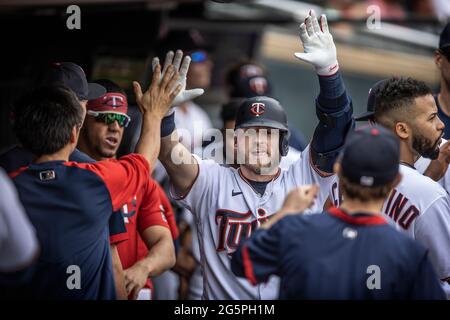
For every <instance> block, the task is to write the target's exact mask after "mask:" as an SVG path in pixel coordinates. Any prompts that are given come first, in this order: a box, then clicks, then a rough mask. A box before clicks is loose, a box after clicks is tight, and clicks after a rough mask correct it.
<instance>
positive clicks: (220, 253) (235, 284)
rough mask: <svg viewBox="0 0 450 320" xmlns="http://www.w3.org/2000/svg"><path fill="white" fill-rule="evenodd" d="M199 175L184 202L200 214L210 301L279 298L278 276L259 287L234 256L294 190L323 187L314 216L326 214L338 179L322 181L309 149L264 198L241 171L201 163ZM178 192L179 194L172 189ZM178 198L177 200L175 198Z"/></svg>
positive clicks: (206, 296)
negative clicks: (237, 270)
mask: <svg viewBox="0 0 450 320" xmlns="http://www.w3.org/2000/svg"><path fill="white" fill-rule="evenodd" d="M197 160H198V162H199V174H198V177H197V179H196V181H195V182H194V184H193V185H192V188H191V190H190V191H189V193H188V194H187V195H186V196H185V197H184V198H183V199H179V200H180V201H181V203H182V204H183V205H184V206H185V207H186V208H187V209H189V210H190V211H191V212H192V213H193V214H194V216H195V219H196V224H197V232H198V238H199V241H200V253H201V265H202V271H203V276H204V292H203V298H204V299H275V298H277V297H278V283H279V282H278V278H272V279H271V280H269V281H268V282H267V283H266V284H262V285H258V286H253V285H251V284H250V282H249V281H248V280H246V279H242V278H237V277H236V276H235V275H234V274H233V273H232V271H231V269H230V259H231V257H230V254H231V253H233V252H234V251H235V250H236V248H237V246H238V244H239V242H240V241H241V240H242V239H244V238H247V237H249V236H250V234H251V232H252V230H254V229H255V228H257V227H258V226H259V225H260V224H261V223H262V222H263V221H265V220H266V219H267V218H268V217H269V216H271V215H272V214H274V213H275V212H276V211H277V210H279V209H280V208H281V206H282V204H283V201H284V199H285V197H286V195H287V193H288V192H289V191H291V190H292V189H293V188H294V187H296V186H300V185H306V184H313V183H314V184H318V185H319V186H320V191H319V195H318V197H317V199H316V202H315V204H314V206H313V207H312V208H311V209H310V210H309V212H311V211H312V212H321V211H322V207H323V204H324V202H325V201H326V199H327V197H328V194H329V190H330V185H331V183H332V182H334V181H335V176H334V175H329V176H326V177H322V176H321V175H320V174H319V173H318V172H317V171H316V169H315V168H314V167H313V165H311V162H310V151H309V147H307V148H306V149H305V150H304V151H303V152H302V155H301V157H300V159H299V160H298V161H296V162H295V163H293V164H292V165H291V166H290V167H289V168H288V169H285V170H279V172H278V174H277V175H276V177H275V178H274V179H273V180H272V181H271V182H270V183H269V184H268V185H267V187H266V191H265V193H264V194H263V195H259V194H258V193H257V192H256V191H255V190H254V189H253V188H252V186H251V185H250V184H249V182H248V181H247V180H246V179H245V177H243V176H242V173H241V171H240V170H239V169H237V170H236V169H233V168H230V167H225V166H221V165H219V164H217V163H216V162H214V161H213V160H200V159H198V158H197ZM172 194H173V195H174V192H173V190H172ZM175 198H176V196H175Z"/></svg>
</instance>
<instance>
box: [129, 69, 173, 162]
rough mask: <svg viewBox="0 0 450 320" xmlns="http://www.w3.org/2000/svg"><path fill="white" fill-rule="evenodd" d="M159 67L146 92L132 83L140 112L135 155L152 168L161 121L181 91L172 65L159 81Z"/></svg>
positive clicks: (157, 150) (157, 147)
mask: <svg viewBox="0 0 450 320" xmlns="http://www.w3.org/2000/svg"><path fill="white" fill-rule="evenodd" d="M160 70H161V67H160V65H159V63H158V64H157V65H155V71H154V73H153V79H152V83H151V84H150V87H149V88H148V90H147V91H145V92H144V93H143V92H142V89H141V86H140V85H139V83H138V82H136V81H134V82H133V87H134V92H135V94H136V102H137V105H138V106H139V109H140V111H141V112H142V129H141V136H140V137H139V141H138V143H137V146H136V153H139V154H142V155H143V156H144V157H145V158H146V159H147V161H148V162H149V164H150V167H152V168H153V165H154V163H155V161H156V159H157V157H158V154H159V151H160V130H159V128H160V126H161V120H162V118H163V117H164V115H165V114H166V113H167V111H168V110H169V108H170V106H171V105H172V103H173V100H174V99H175V97H176V96H177V95H178V94H179V93H180V91H181V85H179V84H177V81H178V79H179V73H178V70H175V68H174V66H173V65H169V66H167V72H166V73H165V75H164V76H163V77H162V80H161V79H160Z"/></svg>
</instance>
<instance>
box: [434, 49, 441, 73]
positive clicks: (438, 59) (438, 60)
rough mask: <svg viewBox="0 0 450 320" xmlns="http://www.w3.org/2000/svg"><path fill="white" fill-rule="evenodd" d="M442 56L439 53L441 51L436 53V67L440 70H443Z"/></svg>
mask: <svg viewBox="0 0 450 320" xmlns="http://www.w3.org/2000/svg"><path fill="white" fill-rule="evenodd" d="M442 58H443V57H442V54H441V53H440V52H439V50H435V51H434V63H435V64H436V67H438V69H439V70H441V68H442Z"/></svg>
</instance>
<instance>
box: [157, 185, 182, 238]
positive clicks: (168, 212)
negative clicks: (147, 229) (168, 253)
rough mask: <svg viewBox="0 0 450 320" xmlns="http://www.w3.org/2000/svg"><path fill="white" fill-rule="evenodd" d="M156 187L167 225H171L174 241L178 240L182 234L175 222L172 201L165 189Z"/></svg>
mask: <svg viewBox="0 0 450 320" xmlns="http://www.w3.org/2000/svg"><path fill="white" fill-rule="evenodd" d="M156 186H157V189H158V191H159V197H160V199H161V205H162V209H163V214H164V215H165V217H166V220H167V223H168V224H169V228H170V232H171V233H172V239H173V240H175V239H177V238H178V236H179V233H180V232H179V230H178V227H177V221H176V220H175V214H174V213H173V208H172V205H171V204H170V201H169V199H168V198H167V195H166V193H165V192H164V189H163V188H162V187H161V186H160V185H159V184H156Z"/></svg>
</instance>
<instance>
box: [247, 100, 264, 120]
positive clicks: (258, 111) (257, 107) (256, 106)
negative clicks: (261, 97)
mask: <svg viewBox="0 0 450 320" xmlns="http://www.w3.org/2000/svg"><path fill="white" fill-rule="evenodd" d="M265 110H266V105H265V104H264V103H261V102H255V103H253V104H252V107H251V108H250V111H251V113H253V114H254V115H255V116H257V117H259V116H260V115H262V114H263V113H264V111H265Z"/></svg>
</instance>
